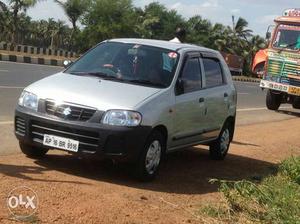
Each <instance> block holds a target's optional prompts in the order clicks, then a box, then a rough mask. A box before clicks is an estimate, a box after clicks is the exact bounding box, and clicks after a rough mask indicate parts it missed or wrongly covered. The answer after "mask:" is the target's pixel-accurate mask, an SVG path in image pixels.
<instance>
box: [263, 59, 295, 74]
mask: <svg viewBox="0 0 300 224" xmlns="http://www.w3.org/2000/svg"><path fill="white" fill-rule="evenodd" d="M268 74H269V75H272V76H279V75H280V76H288V75H295V76H299V75H300V65H298V63H297V62H293V61H284V60H282V59H279V60H278V59H269V60H268Z"/></svg>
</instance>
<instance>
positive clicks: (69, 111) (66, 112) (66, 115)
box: [63, 107, 72, 117]
mask: <svg viewBox="0 0 300 224" xmlns="http://www.w3.org/2000/svg"><path fill="white" fill-rule="evenodd" d="M71 112H72V110H71V108H70V107H67V108H65V109H64V111H63V115H65V117H68V116H69V115H70V114H71Z"/></svg>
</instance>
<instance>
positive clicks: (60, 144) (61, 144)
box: [43, 135, 79, 152]
mask: <svg viewBox="0 0 300 224" xmlns="http://www.w3.org/2000/svg"><path fill="white" fill-rule="evenodd" d="M43 145H46V146H51V147H53V148H58V149H63V150H66V151H71V152H78V147H79V141H75V140H73V139H69V138H63V137H58V136H54V135H44V141H43Z"/></svg>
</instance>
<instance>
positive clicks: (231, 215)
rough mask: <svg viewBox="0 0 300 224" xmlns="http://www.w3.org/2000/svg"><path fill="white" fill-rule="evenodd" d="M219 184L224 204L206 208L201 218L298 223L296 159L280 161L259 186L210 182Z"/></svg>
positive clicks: (299, 182)
mask: <svg viewBox="0 0 300 224" xmlns="http://www.w3.org/2000/svg"><path fill="white" fill-rule="evenodd" d="M211 182H212V183H216V182H217V183H219V184H220V188H219V190H220V192H222V193H223V195H224V199H225V200H224V203H221V204H219V205H217V206H213V205H207V206H204V207H202V208H201V209H200V213H201V214H202V215H206V216H207V217H210V218H213V219H214V220H215V221H216V222H228V223H237V222H238V223H275V224H276V223H291V224H296V223H300V157H291V158H289V159H287V160H285V161H283V162H282V163H281V164H280V166H279V168H278V172H277V173H276V174H275V175H271V176H268V177H265V178H264V179H263V180H262V181H261V182H260V183H253V182H250V181H247V180H242V181H223V180H211Z"/></svg>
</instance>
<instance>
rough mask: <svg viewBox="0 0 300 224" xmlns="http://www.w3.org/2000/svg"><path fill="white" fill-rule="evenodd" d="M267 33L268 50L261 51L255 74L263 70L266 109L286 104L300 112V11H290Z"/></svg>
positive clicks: (254, 62)
mask: <svg viewBox="0 0 300 224" xmlns="http://www.w3.org/2000/svg"><path fill="white" fill-rule="evenodd" d="M274 21H275V26H274V29H273V32H272V34H271V32H269V29H268V32H267V34H266V38H267V39H268V40H269V44H268V48H267V49H264V50H262V51H259V52H258V53H257V55H256V57H255V59H254V61H253V68H252V70H253V71H259V70H260V68H263V72H262V79H261V81H260V87H261V88H262V89H267V95H266V106H267V108H268V109H269V110H278V109H279V107H280V105H281V104H283V103H289V104H292V105H293V108H296V109H300V9H287V10H285V11H284V13H283V15H282V16H280V17H278V18H276V19H275V20H274Z"/></svg>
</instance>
